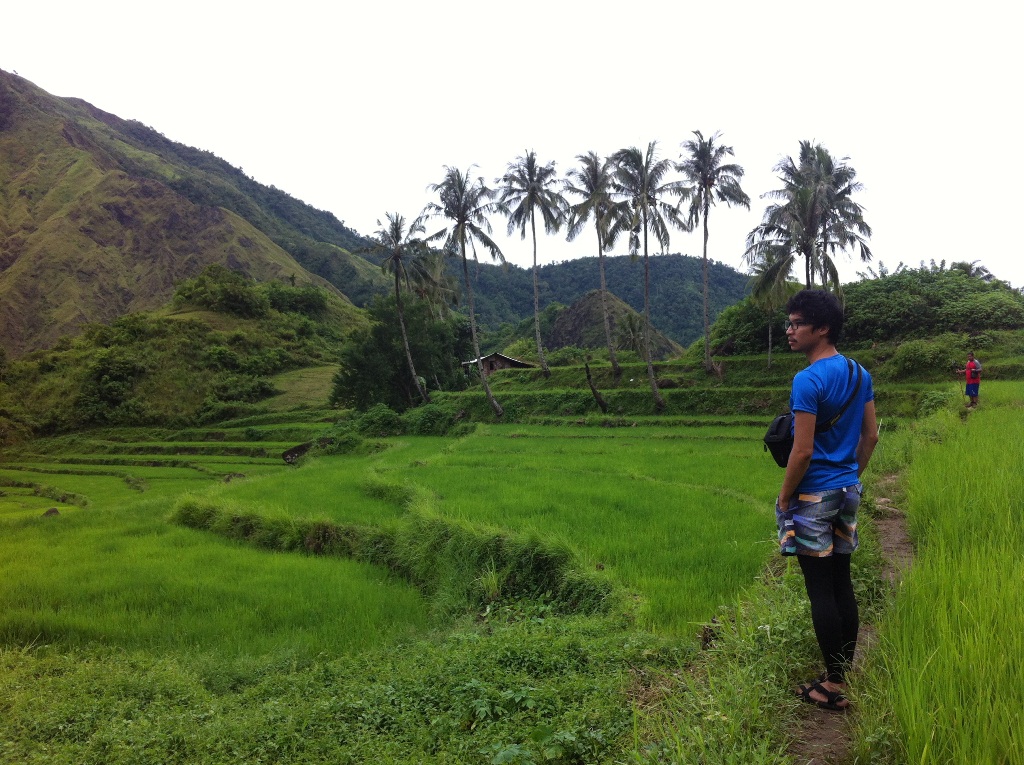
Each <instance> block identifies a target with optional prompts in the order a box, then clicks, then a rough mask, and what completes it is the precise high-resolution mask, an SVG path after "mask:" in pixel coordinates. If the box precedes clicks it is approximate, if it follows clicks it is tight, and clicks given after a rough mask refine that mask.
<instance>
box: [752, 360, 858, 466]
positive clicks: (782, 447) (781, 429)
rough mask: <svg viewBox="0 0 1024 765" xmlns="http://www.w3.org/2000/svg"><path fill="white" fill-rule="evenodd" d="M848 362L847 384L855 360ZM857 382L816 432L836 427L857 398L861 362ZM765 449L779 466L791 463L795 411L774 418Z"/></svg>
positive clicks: (851, 377) (765, 438) (818, 426)
mask: <svg viewBox="0 0 1024 765" xmlns="http://www.w3.org/2000/svg"><path fill="white" fill-rule="evenodd" d="M846 363H847V364H848V365H849V370H848V371H849V375H850V376H849V377H848V378H847V384H849V381H850V380H852V379H853V367H854V364H855V362H854V361H853V360H852V359H847V360H846ZM856 366H857V384H856V385H855V386H854V388H853V393H851V394H850V397H849V398H848V399H846V403H845V404H843V406H842V408H841V409H840V410H839V411H838V412H836V413H835V414H834V415H832V417H831V418H829V419H828V420H826V421H825V422H821V423H818V424H817V425H816V426H815V428H814V432H815V434H818V433H825V432H827V431H829V430H831V429H832V428H833V427H835V424H836V423H837V422H839V418H840V417H842V416H843V412H845V411H846V409H847V407H848V406H850V404H852V403H853V400H854V399H855V398H857V393H858V392H859V391H860V374H861V368H860V364H857V365H856ZM764 450H765V451H766V452H771V454H772V459H774V460H775V464H776V465H778V466H779V467H786V465H788V464H789V453H790V452H791V451H793V413H792V412H786V413H785V414H780V415H779V416H778V417H776V418H775V419H774V420H772V424H771V425H769V426H768V432H767V433H765V434H764Z"/></svg>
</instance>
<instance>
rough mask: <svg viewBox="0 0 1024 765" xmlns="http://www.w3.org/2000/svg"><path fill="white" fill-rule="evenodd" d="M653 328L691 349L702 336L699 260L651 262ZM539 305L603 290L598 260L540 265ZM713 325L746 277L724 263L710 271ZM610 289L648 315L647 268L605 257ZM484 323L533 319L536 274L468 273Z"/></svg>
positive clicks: (506, 269) (475, 269)
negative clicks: (534, 276)
mask: <svg viewBox="0 0 1024 765" xmlns="http://www.w3.org/2000/svg"><path fill="white" fill-rule="evenodd" d="M649 262H650V268H651V323H652V324H653V325H654V326H655V327H657V328H658V330H659V331H661V332H663V333H664V334H665V335H667V336H668V337H670V338H672V339H673V340H675V341H676V342H677V343H680V344H682V345H689V344H690V343H692V342H693V341H694V340H696V339H697V338H698V337H700V336H701V335H702V334H703V332H704V318H703V297H702V295H703V276H702V269H701V259H700V258H695V257H691V256H689V255H657V256H654V257H651V258H650V261H649ZM539 271H540V305H541V308H542V309H543V308H544V306H546V305H549V304H550V303H552V302H557V303H562V304H563V305H571V304H572V303H574V302H576V300H578V299H579V298H581V297H582V296H583V295H585V294H586V293H588V292H590V291H591V290H594V289H598V288H599V287H600V279H601V277H600V272H599V271H598V259H597V258H596V257H590V258H580V259H579V260H568V261H564V262H562V263H553V264H551V265H546V266H541V267H540V269H539ZM708 271H709V294H710V302H711V321H712V322H714V320H715V317H716V316H718V314H719V313H721V312H722V311H723V310H724V309H726V308H728V307H729V306H731V305H734V304H735V303H738V302H739V301H740V300H742V299H743V297H744V295H745V294H746V289H747V281H748V279H749V277H748V276H746V275H744V274H741V273H740V272H739V271H737V270H735V269H733V268H730V267H729V266H726V265H723V264H721V263H714V262H712V263H711V264H710V266H709V269H708ZM605 272H606V274H607V279H608V290H609V291H610V292H612V293H613V294H615V295H617V296H618V297H619V298H621V299H622V300H624V301H625V302H626V303H628V304H629V305H630V306H631V307H632V308H633V309H634V310H636V311H640V312H643V310H644V264H643V261H642V260H635V261H634V260H632V259H631V258H630V257H629V256H626V255H619V256H614V257H608V258H605ZM470 274H471V276H473V277H474V280H475V284H474V297H475V300H476V308H477V313H478V314H479V316H480V320H481V323H482V324H484V325H485V326H487V327H489V328H491V329H497V328H498V327H499V326H500V325H501V324H502V323H505V322H510V323H514V322H518V321H520V320H522V319H523V318H526V317H528V316H532V315H533V271H532V269H529V268H519V267H518V266H512V265H506V266H496V265H490V264H484V263H481V264H479V266H477V265H475V264H474V265H473V266H471V269H470Z"/></svg>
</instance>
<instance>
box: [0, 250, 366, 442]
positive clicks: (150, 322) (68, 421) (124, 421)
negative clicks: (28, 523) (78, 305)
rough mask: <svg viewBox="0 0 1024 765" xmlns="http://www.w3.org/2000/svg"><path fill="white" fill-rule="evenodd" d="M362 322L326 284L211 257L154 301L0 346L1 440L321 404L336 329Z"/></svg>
mask: <svg viewBox="0 0 1024 765" xmlns="http://www.w3.org/2000/svg"><path fill="white" fill-rule="evenodd" d="M366 324H367V319H366V318H365V315H364V313H363V312H362V310H361V309H358V308H356V307H354V306H353V305H352V304H351V303H349V302H348V301H347V300H345V299H344V298H342V297H340V296H338V295H337V294H336V293H335V292H334V291H333V290H325V289H322V288H317V287H291V286H287V285H283V284H280V283H278V282H270V283H267V284H255V283H253V282H250V281H247V280H246V279H245V277H243V276H241V275H240V274H237V273H235V272H232V271H229V270H227V269H225V268H222V267H216V266H214V267H211V268H209V269H207V270H206V271H204V272H203V273H202V274H200V275H199V276H198V277H196V278H193V279H189V280H186V281H184V282H183V283H182V284H181V285H180V286H179V288H178V290H177V291H176V293H175V298H174V301H173V302H172V303H171V304H169V305H168V306H166V307H165V308H163V309H161V310H160V311H157V312H151V313H133V314H127V315H125V316H122V317H120V318H118V319H115V320H114V321H113V322H112V323H111V324H109V325H104V324H89V325H87V326H86V327H85V330H84V331H83V332H82V333H81V334H80V335H79V336H77V337H75V338H65V339H64V340H62V341H61V342H60V343H58V344H57V345H56V346H55V347H54V348H51V349H48V350H39V351H33V352H31V353H28V354H25V355H24V356H22V357H21V358H18V359H15V360H7V361H4V359H3V358H2V357H0V446H3V445H4V444H5V443H6V444H9V443H17V442H19V441H22V440H24V439H25V438H27V437H28V436H29V435H30V434H33V433H34V434H39V433H55V432H67V431H71V430H79V429H83V428H91V427H96V426H126V425H146V424H148V425H160V426H174V427H184V426H192V425H199V424H204V423H209V422H216V421H220V420H223V419H225V418H226V417H238V416H245V415H251V414H255V413H261V412H265V411H268V410H273V409H279V408H297V407H298V408H301V407H304V406H309V405H314V406H324V405H325V404H326V400H327V395H328V393H329V379H330V375H331V374H333V370H334V368H335V365H336V364H337V361H338V357H339V350H340V348H341V344H342V339H343V336H344V334H345V333H346V332H350V331H354V330H357V329H358V328H360V327H363V326H365V325H366ZM325 368H326V369H327V370H330V371H326V372H325ZM289 373H290V374H289ZM300 373H301V374H300ZM278 375H281V376H282V383H281V384H280V385H279V384H278V383H277V382H276V379H277V376H278ZM325 377H326V378H327V379H325ZM264 402H266V403H264Z"/></svg>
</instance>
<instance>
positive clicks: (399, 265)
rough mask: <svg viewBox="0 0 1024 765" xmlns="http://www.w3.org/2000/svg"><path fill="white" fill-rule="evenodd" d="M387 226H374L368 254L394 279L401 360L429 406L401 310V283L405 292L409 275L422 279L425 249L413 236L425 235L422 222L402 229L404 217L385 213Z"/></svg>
mask: <svg viewBox="0 0 1024 765" xmlns="http://www.w3.org/2000/svg"><path fill="white" fill-rule="evenodd" d="M384 217H385V219H386V220H387V225H382V224H381V222H380V221H379V220H378V221H377V225H378V226H381V229H380V230H379V231H377V232H376V233H375V234H374V237H376V242H375V243H374V244H373V246H372V247H371V248H370V250H371V251H372V252H375V253H378V254H381V255H384V256H385V257H384V260H383V262H382V263H381V264H380V267H381V270H382V271H383V272H384V273H390V274H393V275H394V277H395V306H396V309H397V311H398V326H399V327H401V329H402V345H403V346H404V347H405V360H406V362H407V363H408V364H409V374H410V375H412V382H413V385H415V386H416V391H417V392H418V393H419V394H420V398H422V399H423V401H424V402H425V403H428V404H429V403H430V394H429V393H427V389H426V386H425V385H424V384H423V383H421V382H420V377H419V375H417V374H416V365H415V364H413V361H412V350H411V349H410V347H409V333H408V332H407V331H406V328H405V310H404V308H403V306H402V281H403V279H404V280H405V283H406V288H408V287H409V283H410V272H414V273H418V274H419V275H420V277H421V278H422V274H423V269H422V268H421V267H420V263H419V259H420V258H421V257H423V255H424V254H426V252H427V245H426V243H425V242H424V241H423V240H422V239H419V238H417V237H416V235H417V234H423V233H426V231H425V229H424V228H423V218H422V217H420V218H417V219H416V220H414V221H413V222H412V223H410V224H409V227H408V228H406V225H405V216H404V215H400V214H399V213H385V216H384Z"/></svg>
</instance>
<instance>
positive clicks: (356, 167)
mask: <svg viewBox="0 0 1024 765" xmlns="http://www.w3.org/2000/svg"><path fill="white" fill-rule="evenodd" d="M1012 8H1013V6H1012V4H1010V3H1006V2H1000V3H996V2H991V1H990V0H978V1H976V2H972V3H967V4H956V5H954V4H952V3H948V2H938V3H936V2H929V3H924V2H894V1H893V0H888V1H887V2H875V1H874V0H868V1H867V2H860V3H856V4H849V3H843V4H838V3H825V2H820V0H817V1H815V2H799V1H797V0H774V1H773V2H728V0H719V2H715V3H701V4H697V3H693V2H689V3H687V2H682V3H666V2H650V1H649V0H631V2H627V3H620V4H616V5H615V6H612V5H611V4H599V3H595V2H592V1H591V2H575V1H572V2H569V1H565V0H545V1H544V2H538V1H536V0H517V2H514V3H505V4H499V3H482V2H469V1H468V0H466V1H462V0H435V2H387V0H377V1H376V2H359V3H354V2H344V1H343V2H340V3H334V4H331V5H328V4H326V3H320V2H310V1H309V0H291V2H287V3H275V4H261V3H253V2H251V1H250V2H219V1H218V0H206V1H205V2H195V1H194V0H179V1H178V2H174V3H167V2H154V3H139V2H137V0H133V1H132V2H108V1H105V0H97V1H95V2H91V3H83V2H80V0H79V1H77V2H67V1H66V0H57V1H56V2H36V3H29V2H18V3H13V2H12V3H8V4H6V7H5V8H4V9H3V12H2V18H3V26H4V28H5V30H6V32H5V34H4V35H3V43H2V45H0V68H2V69H5V70H7V71H16V72H18V74H20V75H21V76H22V77H25V78H27V79H28V80H30V81H32V82H33V83H35V84H36V85H38V86H39V87H41V88H43V89H44V90H46V91H48V92H50V93H52V94H54V95H58V96H76V97H79V98H83V99H85V100H86V101H89V102H90V103H92V104H94V105H95V106H97V107H99V108H101V109H104V110H106V111H109V112H113V113H114V114H117V115H118V116H120V117H124V118H127V119H136V120H139V121H141V122H143V123H145V124H147V125H149V126H151V127H153V128H155V129H156V130H158V131H160V132H161V133H163V134H164V135H166V136H167V137H168V138H170V139H172V140H175V141H179V142H182V143H185V144H189V145H192V146H196V147H198V148H201V149H205V150H208V151H211V152H213V153H214V154H216V155H217V156H219V157H222V158H223V159H225V160H227V161H228V162H230V163H231V164H232V165H235V166H236V167H241V168H242V169H243V170H244V171H245V173H246V174H248V175H250V176H252V177H254V178H255V179H256V180H258V181H260V182H262V183H265V184H268V185H271V184H272V185H274V186H277V187H278V188H280V189H283V190H285V191H287V192H288V193H290V194H291V195H292V196H295V197H297V198H299V199H302V200H303V201H305V202H308V203H309V204H311V205H313V206H315V207H318V208H321V209H325V210H330V211H331V212H333V213H334V214H335V215H337V216H338V218H340V219H341V220H343V221H345V223H346V224H347V225H348V226H350V227H352V228H354V229H356V230H357V231H359V232H360V233H363V234H368V235H369V234H372V233H373V232H374V231H375V230H376V221H377V219H378V218H383V215H384V213H386V212H389V211H396V212H400V213H402V214H404V215H406V216H408V217H413V216H415V215H417V214H418V213H419V212H420V211H421V210H422V208H423V206H424V205H425V204H426V203H427V202H428V201H430V200H431V198H432V197H431V195H430V193H429V192H428V191H427V188H426V187H427V185H428V184H430V183H436V182H439V181H440V180H441V179H442V177H443V175H444V167H445V165H450V166H455V167H459V168H462V169H466V168H468V167H470V166H471V165H476V168H477V169H476V171H475V172H476V173H477V174H479V175H481V176H483V177H484V178H485V179H486V180H487V181H488V182H493V181H494V180H495V179H496V178H497V177H498V176H500V175H501V174H502V173H504V171H505V169H506V165H507V164H508V163H509V162H510V161H512V160H514V159H515V158H516V157H517V156H519V155H521V154H523V153H524V152H525V151H526V150H528V149H533V150H535V151H536V152H537V155H538V158H539V159H540V160H541V161H542V162H547V161H550V160H554V161H555V162H556V167H557V168H558V169H559V171H560V172H561V173H564V172H565V171H566V170H568V169H569V168H571V167H573V166H574V165H575V164H576V160H575V157H576V155H577V154H581V153H583V152H586V151H589V150H594V151H597V152H598V153H599V154H601V155H608V154H611V153H612V152H614V151H616V150H618V149H620V148H624V147H628V146H637V147H640V148H641V149H644V148H646V146H647V144H648V143H649V142H650V141H652V140H656V141H658V145H659V149H660V154H661V156H662V157H667V158H670V159H677V158H678V157H679V153H680V144H681V142H682V141H685V140H687V139H688V138H690V137H691V136H692V131H694V130H701V131H702V132H703V133H704V135H705V136H707V135H710V134H711V133H714V132H715V131H721V132H722V138H721V140H722V141H723V142H724V143H725V144H726V145H729V146H732V147H733V148H734V149H735V161H736V162H737V163H739V164H740V165H741V166H743V167H744V168H745V170H746V176H745V178H744V180H743V188H744V190H745V191H746V192H747V193H748V194H749V196H750V197H751V200H752V205H751V209H750V211H746V210H742V209H735V208H727V207H723V206H719V207H717V208H714V209H713V210H712V213H711V216H710V226H711V234H710V243H709V255H710V257H711V258H713V259H714V260H718V261H721V262H723V263H726V264H728V265H731V266H734V267H736V268H739V269H741V270H745V269H744V267H743V264H742V259H741V258H742V254H743V249H744V240H745V237H746V234H747V232H749V231H750V229H751V228H753V227H754V226H755V225H756V224H757V223H758V222H759V221H760V219H761V215H762V213H763V211H764V207H765V204H766V200H763V199H761V195H762V194H763V193H764V192H766V191H768V190H770V189H774V188H778V187H779V185H780V184H779V182H778V180H777V178H776V176H775V173H774V172H773V167H774V166H775V164H776V163H777V162H778V161H779V160H780V159H782V158H783V157H784V156H787V155H796V154H797V152H798V143H799V141H800V140H801V139H813V140H816V141H819V142H821V143H822V144H823V145H824V146H825V147H826V148H827V149H829V151H831V152H832V154H833V155H834V156H836V157H837V158H838V157H848V158H849V160H848V161H849V164H851V165H852V166H853V167H854V168H855V169H856V170H857V174H858V180H859V181H860V182H862V183H863V185H864V191H863V192H862V193H861V194H860V195H859V196H858V197H857V200H858V201H859V202H860V203H861V204H862V205H863V206H864V208H865V218H866V220H867V222H868V223H869V224H870V225H871V227H872V228H873V229H874V235H873V236H872V238H871V247H872V250H873V251H874V253H875V263H874V264H873V265H875V266H876V267H877V262H878V261H879V260H881V261H882V262H884V263H885V264H886V265H887V266H888V267H889V268H893V267H895V266H896V264H897V263H899V262H900V261H903V262H905V263H907V264H908V265H911V266H917V265H918V264H919V263H920V261H922V260H924V261H926V262H927V261H929V260H930V259H933V258H934V259H935V260H941V259H945V260H947V261H948V262H952V261H956V260H968V261H974V260H978V261H980V262H981V263H982V264H983V265H985V266H986V267H988V268H989V269H990V270H991V271H992V272H993V273H995V275H996V276H998V277H1000V278H1002V279H1005V280H1008V281H1010V282H1011V283H1012V284H1013V285H1014V286H1017V287H1020V286H1024V246H1022V244H1021V238H1020V237H1019V236H1018V235H1015V234H1014V233H1013V229H1015V224H1014V221H1015V220H1017V219H1018V218H1019V217H1020V213H1019V208H1020V202H1019V201H1018V197H1019V195H1017V194H1016V193H1014V192H1015V191H1016V190H1017V189H1018V188H1019V184H1021V183H1022V181H1024V148H1022V144H1021V133H1022V131H1021V127H1022V125H1021V118H1020V116H1019V113H1020V103H1019V101H1020V94H1021V90H1022V87H1021V75H1022V72H1024V67H1022V54H1021V49H1022V48H1021V46H1020V44H1019V40H1017V39H1016V37H1017V32H1018V31H1019V29H1020V24H1019V18H1018V17H1017V16H1016V14H1017V12H1016V11H1013V10H1012ZM1011 14H1013V16H1012V17H1011ZM1011 35H1013V37H1012V38H1011ZM1014 51H1016V52H1014ZM492 224H493V226H494V229H495V233H496V234H498V235H499V241H500V243H501V246H502V249H503V250H504V253H505V256H506V258H507V259H508V260H509V261H510V262H512V263H516V264H518V265H523V266H526V265H529V264H530V262H531V258H532V253H531V250H530V245H529V241H528V240H527V241H521V240H520V238H519V237H518V235H516V236H515V237H513V238H510V239H506V238H505V227H506V224H505V221H504V220H502V219H495V220H494V221H492ZM441 225H442V224H441V223H434V224H428V231H429V232H433V231H435V230H437V228H440V226H441ZM588 234H589V232H585V233H583V234H581V235H580V237H579V238H578V239H577V240H576V241H575V242H574V243H566V242H565V241H564V236H554V237H542V238H541V239H540V241H539V245H538V247H539V258H538V259H539V262H540V263H542V264H543V263H549V262H553V261H562V260H568V259H571V258H575V257H581V256H589V255H594V254H595V248H596V245H595V241H594V238H593V235H592V234H590V235H588ZM700 249H701V241H700V235H699V234H698V233H692V234H686V233H674V234H673V236H672V243H671V246H670V248H669V251H671V252H682V253H686V254H690V255H696V256H699V255H700ZM863 268H864V267H863V265H861V264H860V263H859V262H854V261H852V260H850V259H848V258H841V259H840V272H841V274H842V276H843V279H844V281H849V280H853V279H855V278H856V273H857V271H859V270H863ZM612 289H613V290H614V286H612Z"/></svg>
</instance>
